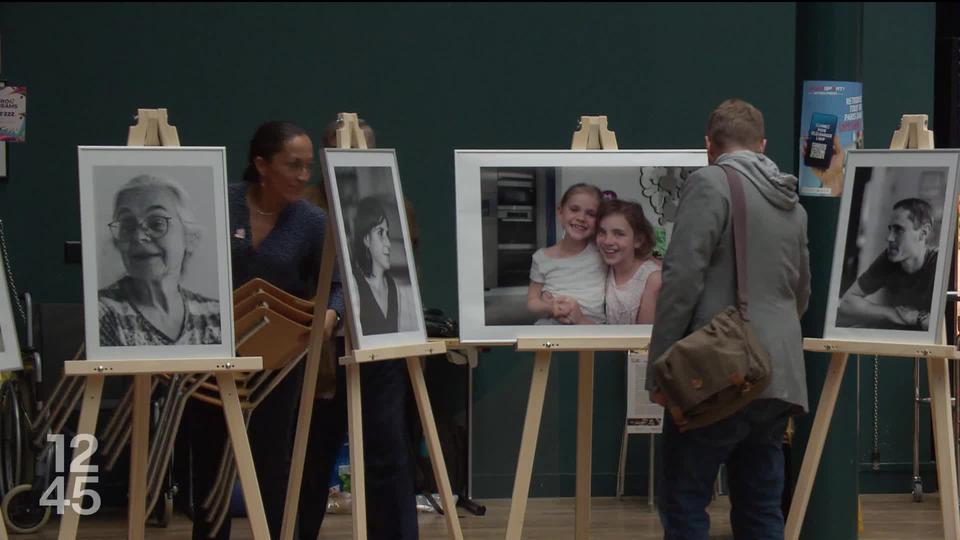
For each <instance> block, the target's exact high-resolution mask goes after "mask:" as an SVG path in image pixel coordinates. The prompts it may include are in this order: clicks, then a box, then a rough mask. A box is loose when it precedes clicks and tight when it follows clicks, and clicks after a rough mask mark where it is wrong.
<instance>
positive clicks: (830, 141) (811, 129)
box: [799, 81, 863, 197]
mask: <svg viewBox="0 0 960 540" xmlns="http://www.w3.org/2000/svg"><path fill="white" fill-rule="evenodd" d="M799 140H800V148H799V152H800V161H799V163H800V166H799V179H800V194H801V195H812V196H822V197H839V196H840V194H841V193H843V159H844V156H845V155H846V152H847V150H850V149H851V148H863V84H862V83H858V82H846V81H804V83H803V102H802V107H801V113H800V137H799Z"/></svg>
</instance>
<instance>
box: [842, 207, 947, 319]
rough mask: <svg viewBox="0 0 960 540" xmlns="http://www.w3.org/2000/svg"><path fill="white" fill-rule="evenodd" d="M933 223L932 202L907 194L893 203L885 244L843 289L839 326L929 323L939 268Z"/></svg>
mask: <svg viewBox="0 0 960 540" xmlns="http://www.w3.org/2000/svg"><path fill="white" fill-rule="evenodd" d="M933 227H934V224H933V219H932V208H931V206H930V203H928V202H926V201H924V200H922V199H917V198H909V199H902V200H900V201H897V203H896V204H894V205H893V211H892V212H891V213H890V219H889V224H888V225H887V236H886V242H887V246H886V249H885V250H884V251H883V252H882V253H881V254H880V255H878V256H877V258H876V259H875V260H874V261H873V263H872V264H871V265H870V266H869V268H867V270H866V271H865V272H864V273H863V274H861V275H860V276H859V277H857V280H856V281H855V282H854V283H853V285H851V286H850V287H849V288H848V289H847V290H846V292H844V293H843V294H842V296H841V299H840V305H839V307H838V313H837V326H845V327H867V328H889V329H896V330H924V331H925V330H927V329H928V328H929V324H930V302H931V299H932V297H933V286H934V281H935V279H936V269H937V247H936V246H934V245H930V244H931V239H932V238H933V237H934V235H933Z"/></svg>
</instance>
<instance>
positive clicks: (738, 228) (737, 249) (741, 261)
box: [720, 165, 749, 321]
mask: <svg viewBox="0 0 960 540" xmlns="http://www.w3.org/2000/svg"><path fill="white" fill-rule="evenodd" d="M720 167H722V168H723V170H724V172H726V173H727V174H726V177H727V185H728V186H730V202H731V209H732V211H731V212H730V219H731V221H732V225H733V250H734V271H735V272H736V274H737V309H739V310H740V316H741V317H742V318H743V320H745V321H746V320H749V316H748V315H747V304H748V295H747V203H746V197H745V196H744V193H743V178H742V177H741V176H740V173H739V172H737V170H736V169H734V168H733V167H731V166H729V165H721V166H720Z"/></svg>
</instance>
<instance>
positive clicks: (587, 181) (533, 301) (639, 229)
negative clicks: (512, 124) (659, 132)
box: [456, 150, 707, 343]
mask: <svg viewBox="0 0 960 540" xmlns="http://www.w3.org/2000/svg"><path fill="white" fill-rule="evenodd" d="M706 164H707V163H706V154H705V152H703V151H664V152H652V151H616V152H609V151H604V152H583V151H541V152H523V151H465V150H464V151H457V154H456V166H457V237H458V240H457V241H458V251H457V259H458V268H459V287H460V328H461V339H462V340H465V341H479V342H493V343H501V342H507V343H509V342H513V341H515V340H516V339H517V338H519V337H538V336H578V337H583V336H638V335H639V336H642V335H649V333H650V331H651V328H652V322H653V310H654V308H655V305H656V293H657V291H658V290H659V288H658V287H657V285H656V283H657V282H658V280H659V272H660V268H661V262H660V260H661V259H662V257H663V254H664V252H665V250H666V247H667V245H668V243H669V238H670V233H671V231H672V227H673V223H672V222H673V217H674V216H675V213H676V208H677V203H678V201H679V194H680V189H681V187H682V186H683V183H684V182H685V181H686V179H687V178H688V177H689V175H690V174H691V173H692V172H694V171H695V170H696V169H698V168H700V167H702V166H704V165H706ZM477 246H480V249H476V247H477ZM651 276H653V277H652V279H651ZM648 280H649V281H651V282H652V283H653V285H651V286H649V287H648V286H647V283H648Z"/></svg>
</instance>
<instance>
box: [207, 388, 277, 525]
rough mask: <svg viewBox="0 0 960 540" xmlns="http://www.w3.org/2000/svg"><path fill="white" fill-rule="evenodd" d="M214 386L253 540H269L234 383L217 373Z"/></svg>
mask: <svg viewBox="0 0 960 540" xmlns="http://www.w3.org/2000/svg"><path fill="white" fill-rule="evenodd" d="M217 386H219V387H220V399H221V401H222V402H223V415H224V416H225V417H226V420H227V431H229V433H230V443H231V444H232V445H233V455H234V459H236V463H237V473H238V474H239V475H240V487H241V489H242V490H243V501H244V503H246V506H247V518H248V519H249V520H250V529H251V530H252V531H253V538H254V539H255V540H270V530H269V529H268V528H267V516H266V514H265V513H264V510H263V499H262V498H261V497H260V486H259V484H258V483H257V471H256V469H255V468H254V465H253V453H251V451H250V441H249V440H248V439H247V428H246V425H245V424H244V422H243V412H242V411H241V410H240V398H239V396H238V395H237V382H236V380H235V379H234V374H233V373H223V372H220V373H217Z"/></svg>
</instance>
